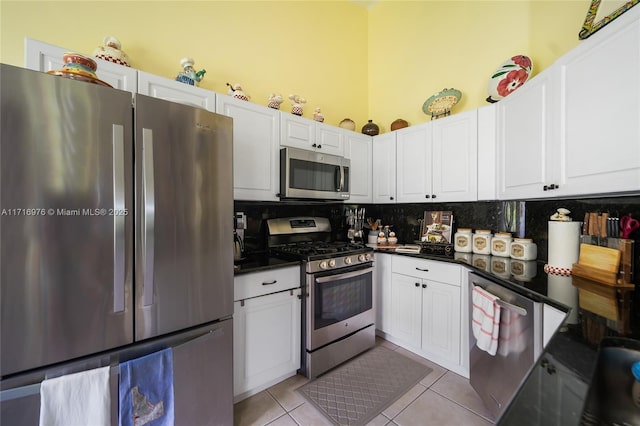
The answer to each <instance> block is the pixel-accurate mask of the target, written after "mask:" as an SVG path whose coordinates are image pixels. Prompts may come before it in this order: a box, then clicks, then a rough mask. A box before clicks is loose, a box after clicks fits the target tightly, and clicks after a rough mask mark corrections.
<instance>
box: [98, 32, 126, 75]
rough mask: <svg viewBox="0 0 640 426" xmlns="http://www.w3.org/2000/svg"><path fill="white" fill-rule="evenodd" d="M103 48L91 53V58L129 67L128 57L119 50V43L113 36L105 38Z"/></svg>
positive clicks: (100, 47) (99, 47)
mask: <svg viewBox="0 0 640 426" xmlns="http://www.w3.org/2000/svg"><path fill="white" fill-rule="evenodd" d="M103 42H104V46H98V47H96V48H95V50H94V51H93V56H95V57H96V58H100V59H104V60H105V61H109V62H113V63H116V64H120V65H124V66H125V67H128V66H129V56H127V54H126V53H124V52H123V51H122V50H120V47H121V45H120V41H119V40H118V39H117V38H115V37H113V36H106V37H105V38H104V40H103Z"/></svg>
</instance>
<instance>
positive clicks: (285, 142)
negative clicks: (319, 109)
mask: <svg viewBox="0 0 640 426" xmlns="http://www.w3.org/2000/svg"><path fill="white" fill-rule="evenodd" d="M315 124H316V123H315V121H313V120H309V119H308V118H304V117H300V116H297V115H293V114H289V113H286V112H280V145H282V146H291V147H293V148H300V149H306V150H309V151H314V150H315V148H316V146H317V143H316V126H315Z"/></svg>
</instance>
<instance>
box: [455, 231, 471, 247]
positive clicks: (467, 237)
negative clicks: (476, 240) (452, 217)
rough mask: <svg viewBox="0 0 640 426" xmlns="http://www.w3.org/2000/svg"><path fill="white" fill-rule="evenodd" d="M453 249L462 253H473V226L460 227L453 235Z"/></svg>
mask: <svg viewBox="0 0 640 426" xmlns="http://www.w3.org/2000/svg"><path fill="white" fill-rule="evenodd" d="M453 241H454V243H453V249H454V250H455V251H457V252H460V253H471V252H472V251H473V247H472V243H473V241H471V228H458V232H456V234H455V235H454V236H453Z"/></svg>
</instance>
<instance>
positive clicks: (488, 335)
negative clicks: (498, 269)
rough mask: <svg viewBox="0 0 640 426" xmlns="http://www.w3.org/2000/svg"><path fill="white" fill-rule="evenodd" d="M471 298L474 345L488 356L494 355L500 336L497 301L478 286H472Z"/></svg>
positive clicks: (495, 297)
mask: <svg viewBox="0 0 640 426" xmlns="http://www.w3.org/2000/svg"><path fill="white" fill-rule="evenodd" d="M471 297H472V299H471V300H472V304H473V309H472V320H471V330H472V331H473V337H475V339H476V345H477V346H478V348H480V349H482V350H483V351H486V352H488V353H489V354H490V355H495V354H496V351H497V350H498V335H499V334H500V306H499V305H498V300H499V299H498V297H497V296H495V295H493V294H491V293H489V292H488V291H486V290H485V289H483V288H482V287H479V286H473V291H472V296H471Z"/></svg>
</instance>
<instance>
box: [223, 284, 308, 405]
mask: <svg viewBox="0 0 640 426" xmlns="http://www.w3.org/2000/svg"><path fill="white" fill-rule="evenodd" d="M300 291H301V289H299V288H297V289H295V290H291V291H290V290H287V291H282V292H279V293H274V294H270V295H267V296H261V297H256V298H253V299H247V300H245V301H244V306H242V302H235V304H234V308H235V310H234V322H235V324H234V342H233V353H234V392H233V393H234V395H235V396H237V395H241V394H243V393H245V392H249V391H251V390H256V389H258V388H261V387H262V388H263V387H264V386H267V385H270V384H273V382H274V381H275V380H277V379H279V378H281V377H284V376H287V375H290V374H294V373H295V372H296V370H297V369H299V368H300V333H301V302H300V299H299V296H300V294H301V293H300Z"/></svg>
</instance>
